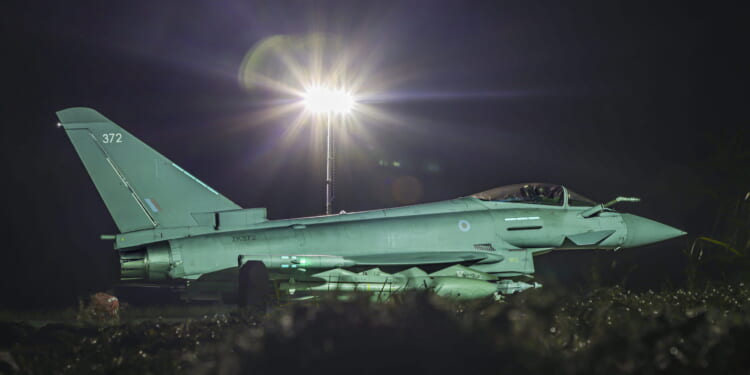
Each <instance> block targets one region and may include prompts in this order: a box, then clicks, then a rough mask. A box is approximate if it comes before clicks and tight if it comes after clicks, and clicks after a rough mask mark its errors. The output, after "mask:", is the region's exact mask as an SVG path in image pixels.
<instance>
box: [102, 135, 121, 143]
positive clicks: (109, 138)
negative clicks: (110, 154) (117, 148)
mask: <svg viewBox="0 0 750 375" xmlns="http://www.w3.org/2000/svg"><path fill="white" fill-rule="evenodd" d="M102 142H104V143H122V133H104V134H102Z"/></svg>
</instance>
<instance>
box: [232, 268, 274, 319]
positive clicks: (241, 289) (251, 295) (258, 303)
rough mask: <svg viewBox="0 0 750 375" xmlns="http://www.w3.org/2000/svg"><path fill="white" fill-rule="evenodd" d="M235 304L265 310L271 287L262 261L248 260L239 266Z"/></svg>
mask: <svg viewBox="0 0 750 375" xmlns="http://www.w3.org/2000/svg"><path fill="white" fill-rule="evenodd" d="M238 281H239V285H238V296H237V297H238V299H237V305H238V306H239V307H240V308H248V309H252V310H257V311H265V310H266V307H267V306H268V302H269V301H270V299H271V292H272V291H273V288H272V286H271V281H270V279H269V277H268V269H267V268H266V266H265V264H263V262H259V261H248V262H245V264H243V265H241V266H240V270H239V280H238Z"/></svg>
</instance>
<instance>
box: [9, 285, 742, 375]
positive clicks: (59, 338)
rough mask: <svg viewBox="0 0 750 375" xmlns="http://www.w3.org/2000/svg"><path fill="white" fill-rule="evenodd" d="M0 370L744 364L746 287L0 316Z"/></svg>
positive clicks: (638, 370) (718, 367)
mask: <svg viewBox="0 0 750 375" xmlns="http://www.w3.org/2000/svg"><path fill="white" fill-rule="evenodd" d="M0 321H2V322H0V373H29V374H31V373H33V374H83V373H106V374H173V373H175V374H176V373H191V374H240V373H242V374H245V373H253V374H279V373H292V372H294V373H298V374H299V373H308V372H313V373H347V374H363V373H373V374H374V373H384V372H389V373H390V372H395V373H406V372H407V371H408V372H413V373H421V374H427V373H452V374H456V373H459V374H468V373H477V372H479V371H482V372H483V373H484V372H489V371H491V372H492V373H555V374H580V373H601V374H650V373H654V374H655V373H660V374H661V373H714V374H719V373H721V374H727V373H744V374H747V373H750V357H749V356H747V350H746V344H747V343H748V342H750V292H749V291H748V288H747V286H745V285H743V284H737V285H720V286H710V287H706V288H703V289H700V290H690V291H688V290H680V289H676V290H664V291H659V292H645V293H634V292H631V291H628V290H624V289H622V288H619V287H611V288H601V289H597V290H594V291H592V292H590V293H588V294H574V293H570V292H568V291H565V290H562V289H558V288H546V287H545V288H543V289H540V290H532V291H528V292H525V293H521V294H518V295H515V296H511V297H509V298H508V299H507V300H506V302H504V303H497V302H494V301H491V300H485V301H474V302H471V303H457V302H455V301H449V300H443V299H439V298H437V297H435V296H432V295H426V294H413V295H403V296H401V297H400V298H398V299H397V300H394V301H391V302H388V303H371V302H369V299H367V298H361V299H354V300H352V301H347V302H342V301H338V300H335V299H331V300H322V301H313V302H305V303H295V304H290V305H286V306H281V307H277V308H274V309H271V310H269V311H268V312H266V313H264V314H253V313H248V312H240V311H237V310H236V309H235V308H234V307H231V306H192V307H191V306H162V307H151V308H145V309H144V308H139V309H136V308H131V309H127V308H126V309H123V310H122V311H121V313H120V316H119V317H118V318H117V319H112V320H108V321H101V320H91V319H85V318H81V316H78V318H76V314H75V313H72V312H59V313H56V314H52V313H48V314H46V315H45V314H44V312H39V313H38V314H37V315H34V314H30V315H29V314H24V316H14V315H13V313H11V312H3V313H0Z"/></svg>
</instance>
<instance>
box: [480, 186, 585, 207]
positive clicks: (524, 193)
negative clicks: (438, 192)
mask: <svg viewBox="0 0 750 375" xmlns="http://www.w3.org/2000/svg"><path fill="white" fill-rule="evenodd" d="M566 190H567V189H565V188H563V186H562V185H555V184H546V183H539V182H532V183H526V184H516V185H508V186H501V187H497V188H494V189H490V190H485V191H483V192H481V193H476V194H473V195H471V197H474V198H477V199H481V200H483V201H495V202H512V203H528V204H544V205H549V206H562V205H563V203H564V202H565V192H566ZM567 193H568V205H569V206H595V205H596V202H594V201H592V200H591V199H589V198H586V197H584V196H582V195H580V194H578V193H575V192H572V191H570V190H567Z"/></svg>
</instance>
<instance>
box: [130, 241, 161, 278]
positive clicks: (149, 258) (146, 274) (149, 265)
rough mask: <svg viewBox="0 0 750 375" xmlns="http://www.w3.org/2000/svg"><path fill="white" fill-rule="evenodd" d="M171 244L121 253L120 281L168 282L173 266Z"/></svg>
mask: <svg viewBox="0 0 750 375" xmlns="http://www.w3.org/2000/svg"><path fill="white" fill-rule="evenodd" d="M169 250H170V248H169V244H167V243H163V244H157V245H154V246H149V247H147V248H145V249H138V250H132V251H122V252H120V280H122V281H135V280H166V279H168V278H169V270H170V267H171V266H172V259H171V258H172V257H171V255H170V251H169Z"/></svg>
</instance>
